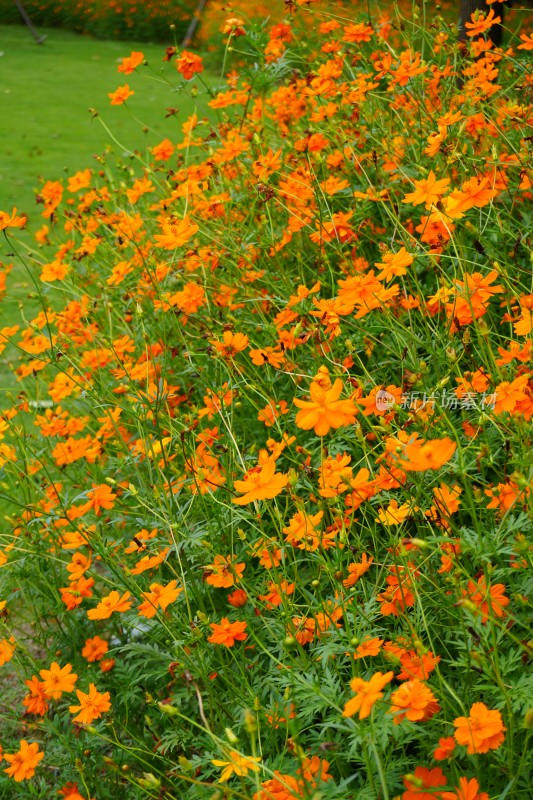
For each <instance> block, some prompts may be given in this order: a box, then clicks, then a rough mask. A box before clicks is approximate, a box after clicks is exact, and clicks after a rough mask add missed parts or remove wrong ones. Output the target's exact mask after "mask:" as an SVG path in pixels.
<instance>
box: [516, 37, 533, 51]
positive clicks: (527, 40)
mask: <svg viewBox="0 0 533 800" xmlns="http://www.w3.org/2000/svg"><path fill="white" fill-rule="evenodd" d="M520 38H521V40H522V42H523V44H519V45H518V47H517V48H516V49H517V50H533V33H521V34H520Z"/></svg>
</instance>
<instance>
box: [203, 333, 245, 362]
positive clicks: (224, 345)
mask: <svg viewBox="0 0 533 800" xmlns="http://www.w3.org/2000/svg"><path fill="white" fill-rule="evenodd" d="M209 341H210V342H211V344H212V345H214V347H215V349H216V350H217V352H218V353H220V355H221V356H224V358H232V357H233V356H234V355H236V354H237V353H240V352H242V351H243V350H246V348H247V347H248V337H247V336H246V335H245V334H244V333H232V332H231V331H224V333H223V335H222V341H221V342H219V341H217V340H216V339H210V340H209Z"/></svg>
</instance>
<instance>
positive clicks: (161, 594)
mask: <svg viewBox="0 0 533 800" xmlns="http://www.w3.org/2000/svg"><path fill="white" fill-rule="evenodd" d="M177 583H178V582H177V580H174V581H170V582H169V583H167V584H166V586H162V585H161V584H160V583H152V584H150V591H149V592H142V597H144V598H145V599H144V602H143V603H141V604H140V606H139V607H138V609H139V614H140V615H141V616H143V617H148V619H151V618H152V617H155V615H156V611H157V609H158V608H161V609H163V611H164V610H165V609H166V608H167V606H169V605H170V604H171V603H173V602H174V601H175V600H176V599H177V597H178V596H179V595H180V594H181V593H182V591H183V587H178V586H177Z"/></svg>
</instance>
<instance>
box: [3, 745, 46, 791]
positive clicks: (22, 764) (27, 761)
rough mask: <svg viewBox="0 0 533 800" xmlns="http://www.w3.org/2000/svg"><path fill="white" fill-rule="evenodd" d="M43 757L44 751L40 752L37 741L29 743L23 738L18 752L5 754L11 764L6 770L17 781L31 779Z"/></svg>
mask: <svg viewBox="0 0 533 800" xmlns="http://www.w3.org/2000/svg"><path fill="white" fill-rule="evenodd" d="M43 758H44V753H40V752H39V745H38V744H37V743H36V742H32V743H31V744H29V743H28V742H27V741H26V739H22V740H21V742H20V749H19V751H18V753H13V755H10V754H9V753H5V754H4V759H5V760H6V761H7V762H8V764H10V766H9V767H8V768H7V769H5V770H4V772H5V773H6V775H9V777H10V778H13V780H15V781H16V782H17V783H20V781H25V780H29V779H30V778H32V777H33V775H34V773H35V767H36V766H37V765H38V763H39V761H41V760H42V759H43Z"/></svg>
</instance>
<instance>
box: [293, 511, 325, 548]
mask: <svg viewBox="0 0 533 800" xmlns="http://www.w3.org/2000/svg"><path fill="white" fill-rule="evenodd" d="M323 516H324V512H323V511H318V512H317V513H316V514H313V515H311V514H306V513H305V512H304V511H297V512H296V514H294V515H293V516H292V517H291V519H290V520H289V525H288V527H286V528H283V533H284V534H285V536H286V537H287V541H288V542H289V544H292V545H293V546H294V547H298V548H299V549H300V550H308V551H314V550H317V549H318V546H319V544H320V537H319V535H318V532H317V530H316V526H317V525H319V524H320V522H321V520H322V517H323Z"/></svg>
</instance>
